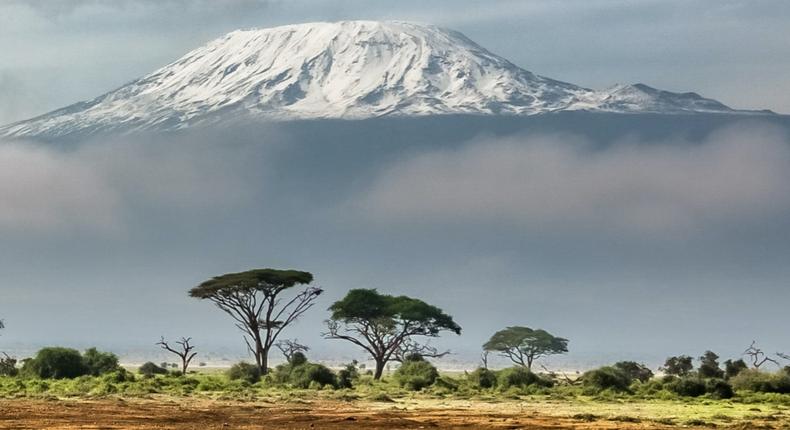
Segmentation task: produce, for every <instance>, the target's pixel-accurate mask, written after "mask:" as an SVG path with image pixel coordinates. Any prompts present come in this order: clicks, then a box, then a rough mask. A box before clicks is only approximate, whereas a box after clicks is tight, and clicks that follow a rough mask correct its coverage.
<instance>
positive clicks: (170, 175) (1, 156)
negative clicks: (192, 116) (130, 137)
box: [0, 141, 251, 234]
mask: <svg viewBox="0 0 790 430" xmlns="http://www.w3.org/2000/svg"><path fill="white" fill-rule="evenodd" d="M176 143H177V144H176ZM245 154H246V152H245V151H243V150H237V151H232V150H231V151H224V150H223V151H221V150H218V149H217V148H215V146H212V145H207V144H202V143H196V142H192V143H190V142H161V141H160V142H147V143H140V142H96V143H92V144H83V145H80V146H78V147H76V148H72V149H68V150H60V149H54V148H52V147H47V146H42V145H38V144H33V143H3V142H0V232H2V231H4V232H6V233H20V234H24V233H31V232H33V233H52V232H60V231H67V230H75V229H76V230H79V231H90V232H94V233H110V234H117V233H122V232H123V230H124V228H125V225H126V223H127V221H129V219H130V217H133V216H134V215H135V214H136V213H138V212H140V211H147V210H162V209H164V210H168V211H177V210H182V211H189V210H191V209H203V210H211V209H212V208H217V207H222V206H225V205H236V204H239V203H241V202H242V201H243V199H244V198H245V197H246V195H247V193H248V192H250V191H251V190H250V187H246V186H244V185H243V184H244V177H245V175H244V173H243V172H244V171H245V169H244V166H246V164H245V163H244V157H245Z"/></svg>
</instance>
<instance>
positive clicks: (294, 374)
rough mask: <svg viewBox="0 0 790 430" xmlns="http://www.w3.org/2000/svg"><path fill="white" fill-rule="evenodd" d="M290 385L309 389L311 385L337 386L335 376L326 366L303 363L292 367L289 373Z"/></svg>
mask: <svg viewBox="0 0 790 430" xmlns="http://www.w3.org/2000/svg"><path fill="white" fill-rule="evenodd" d="M289 379H290V381H289V382H290V383H291V385H293V386H294V387H297V388H310V385H311V384H312V385H313V386H315V385H316V384H317V385H318V386H319V387H323V386H325V385H329V386H332V387H335V386H337V380H336V379H335V374H334V373H332V371H331V370H329V369H328V368H327V367H326V366H324V365H322V364H318V363H305V364H301V365H299V366H294V367H293V368H292V369H291V373H290V378H289Z"/></svg>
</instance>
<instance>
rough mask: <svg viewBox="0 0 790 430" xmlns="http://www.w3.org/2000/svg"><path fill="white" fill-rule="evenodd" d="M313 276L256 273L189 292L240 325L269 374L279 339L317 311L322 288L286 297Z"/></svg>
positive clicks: (212, 281) (271, 271)
mask: <svg viewBox="0 0 790 430" xmlns="http://www.w3.org/2000/svg"><path fill="white" fill-rule="evenodd" d="M312 281H313V275H312V274H310V273H308V272H300V271H297V270H276V269H255V270H249V271H246V272H240V273H228V274H225V275H221V276H216V277H214V278H211V279H209V280H208V281H205V282H203V283H202V284H200V285H198V286H197V287H195V288H192V289H191V290H189V295H190V296H191V297H195V298H198V299H206V300H210V301H211V302H213V303H214V304H215V305H216V306H217V307H218V308H220V309H222V310H223V311H224V312H225V313H227V314H228V315H230V316H231V317H232V318H233V319H234V320H235V321H236V327H238V328H239V330H241V331H242V332H243V333H244V342H245V343H246V344H247V348H248V349H249V350H250V352H251V353H252V354H253V356H255V363H256V364H257V365H258V368H259V369H260V371H261V373H262V374H266V373H267V372H268V370H269V368H268V365H269V351H270V350H271V348H272V346H273V345H274V343H275V342H276V341H277V336H279V335H280V333H282V331H283V330H284V329H285V328H286V327H288V325H290V324H291V323H292V322H294V321H296V319H297V318H299V316H301V315H302V314H303V313H305V312H306V311H307V310H308V309H310V308H311V307H313V304H314V303H315V299H316V298H317V297H318V296H319V295H320V294H321V293H322V292H323V290H322V289H321V288H318V287H310V286H306V287H305V288H303V289H301V290H299V292H298V293H296V295H294V296H293V297H291V298H290V299H289V298H287V297H283V296H284V295H285V293H286V292H288V291H290V290H291V289H292V288H293V287H295V286H297V285H307V284H309V283H311V282H312Z"/></svg>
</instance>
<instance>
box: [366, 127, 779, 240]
mask: <svg viewBox="0 0 790 430" xmlns="http://www.w3.org/2000/svg"><path fill="white" fill-rule="evenodd" d="M789 183H790V141H789V140H788V137H787V136H786V135H784V134H782V133H781V132H779V131H777V130H773V129H770V128H761V127H759V126H754V127H746V128H745V129H744V128H739V129H725V130H722V131H719V132H716V133H714V134H712V135H711V136H710V137H708V138H707V139H706V140H705V141H703V142H701V143H689V142H619V143H615V144H613V145H611V146H608V147H606V148H603V149H602V148H595V147H594V146H593V145H592V144H591V143H589V142H588V141H586V140H584V139H582V138H579V137H573V136H558V135H555V136H545V137H540V138H523V139H520V138H505V139H479V140H476V141H473V142H471V143H469V144H468V145H466V146H465V147H463V148H461V149H455V150H449V151H448V150H443V151H432V152H428V153H424V154H421V155H418V156H415V157H412V158H409V159H406V160H403V161H401V162H399V163H396V164H395V165H394V166H392V167H390V168H389V169H388V170H387V171H385V172H384V173H382V174H381V175H380V176H379V177H378V178H377V179H376V181H375V182H374V184H373V185H372V187H371V188H370V189H369V190H367V192H366V193H365V194H364V195H363V196H362V197H361V198H360V202H359V203H358V205H359V207H360V208H361V209H362V211H363V213H365V214H367V216H369V217H371V218H372V219H374V220H376V221H383V222H428V223H431V222H433V223H447V222H459V221H462V222H469V221H471V222H505V223H509V224H511V225H513V226H516V227H521V228H529V229H537V230H542V231H566V232H567V231H585V230H587V231H589V230H601V229H603V230H619V231H627V232H630V233H631V234H636V235H646V234H650V235H652V234H659V235H665V234H681V235H686V234H688V233H690V232H694V231H704V230H707V229H709V228H713V227H725V228H726V227H728V226H732V225H739V226H744V225H753V224H759V223H760V222H762V221H765V220H767V219H771V218H775V217H778V216H782V215H786V214H788V213H790V194H788V193H787V186H788V184H789Z"/></svg>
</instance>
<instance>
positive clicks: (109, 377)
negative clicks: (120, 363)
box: [101, 367, 135, 384]
mask: <svg viewBox="0 0 790 430" xmlns="http://www.w3.org/2000/svg"><path fill="white" fill-rule="evenodd" d="M101 380H102V381H104V382H105V383H108V384H119V383H121V382H134V381H135V379H134V375H133V374H132V373H131V372H129V371H128V370H126V369H124V368H123V367H119V368H118V369H117V370H114V371H112V372H107V373H105V374H103V375H102V376H101Z"/></svg>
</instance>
